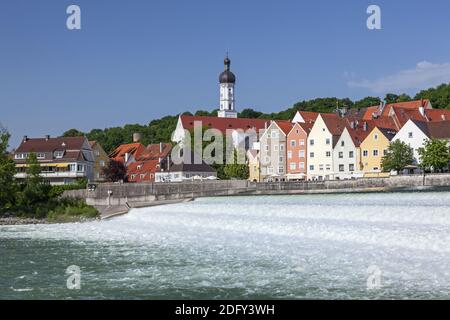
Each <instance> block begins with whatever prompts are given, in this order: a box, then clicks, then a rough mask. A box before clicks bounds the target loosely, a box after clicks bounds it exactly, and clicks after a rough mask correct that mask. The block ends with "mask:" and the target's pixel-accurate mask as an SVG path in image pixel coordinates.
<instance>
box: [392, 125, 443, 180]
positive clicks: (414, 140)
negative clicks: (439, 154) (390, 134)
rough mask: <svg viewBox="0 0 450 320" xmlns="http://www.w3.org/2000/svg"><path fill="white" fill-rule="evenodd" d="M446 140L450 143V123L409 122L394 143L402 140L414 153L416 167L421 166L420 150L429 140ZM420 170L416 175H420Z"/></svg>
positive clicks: (416, 171)
mask: <svg viewBox="0 0 450 320" xmlns="http://www.w3.org/2000/svg"><path fill="white" fill-rule="evenodd" d="M431 138H435V139H444V140H447V141H450V121H439V122H424V121H417V120H408V122H406V123H405V125H404V126H403V127H402V128H401V129H400V130H399V131H398V132H397V134H396V135H395V136H394V138H393V139H392V141H396V140H400V141H402V142H404V143H406V144H407V145H409V146H410V147H411V148H413V151H414V162H415V163H414V165H416V166H417V165H419V164H420V155H419V148H422V147H423V146H424V144H425V142H426V141H427V140H428V139H431ZM420 172H421V170H420V169H419V168H417V169H414V173H420Z"/></svg>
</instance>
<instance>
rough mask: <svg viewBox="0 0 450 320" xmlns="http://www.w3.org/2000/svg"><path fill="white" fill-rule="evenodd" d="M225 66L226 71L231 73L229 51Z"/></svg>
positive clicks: (224, 62)
mask: <svg viewBox="0 0 450 320" xmlns="http://www.w3.org/2000/svg"><path fill="white" fill-rule="evenodd" d="M223 64H224V65H225V71H230V65H231V60H230V59H229V58H228V51H227V55H226V57H225V60H224V61H223Z"/></svg>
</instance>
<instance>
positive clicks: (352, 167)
mask: <svg viewBox="0 0 450 320" xmlns="http://www.w3.org/2000/svg"><path fill="white" fill-rule="evenodd" d="M348 170H350V171H355V165H354V164H353V163H350V164H349V165H348Z"/></svg>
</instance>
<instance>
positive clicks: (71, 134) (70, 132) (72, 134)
mask: <svg viewBox="0 0 450 320" xmlns="http://www.w3.org/2000/svg"><path fill="white" fill-rule="evenodd" d="M84 135H85V133H84V132H81V131H79V130H77V129H70V130H67V131H66V132H64V133H63V137H83V136H84Z"/></svg>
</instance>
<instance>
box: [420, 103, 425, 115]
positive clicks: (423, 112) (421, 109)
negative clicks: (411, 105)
mask: <svg viewBox="0 0 450 320" xmlns="http://www.w3.org/2000/svg"><path fill="white" fill-rule="evenodd" d="M419 112H420V115H421V116H422V117H425V108H424V106H423V104H421V105H420V107H419Z"/></svg>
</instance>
